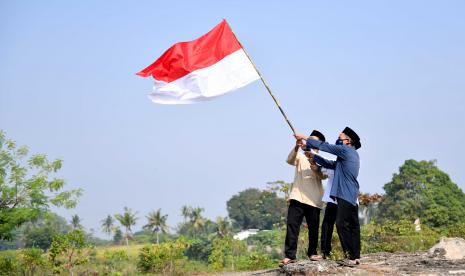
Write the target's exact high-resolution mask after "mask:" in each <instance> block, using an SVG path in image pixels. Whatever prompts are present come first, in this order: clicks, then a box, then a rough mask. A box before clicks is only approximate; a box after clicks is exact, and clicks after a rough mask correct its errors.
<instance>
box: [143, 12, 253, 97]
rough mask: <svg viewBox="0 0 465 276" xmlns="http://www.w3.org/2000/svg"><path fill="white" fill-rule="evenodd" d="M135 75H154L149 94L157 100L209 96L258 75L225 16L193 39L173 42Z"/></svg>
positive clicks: (219, 94)
mask: <svg viewBox="0 0 465 276" xmlns="http://www.w3.org/2000/svg"><path fill="white" fill-rule="evenodd" d="M137 75H139V76H142V77H148V76H152V77H153V78H154V79H155V85H154V87H153V91H152V93H150V96H149V97H150V99H151V100H152V101H153V102H154V103H160V104H190V103H196V102H200V101H205V100H209V99H212V98H214V97H218V96H221V95H224V94H226V93H228V92H231V91H233V90H236V89H238V88H240V87H243V86H245V85H247V84H249V83H251V82H253V81H255V80H257V79H259V78H260V76H259V75H258V73H257V71H256V70H255V68H254V66H253V64H252V62H251V61H250V60H249V58H248V57H247V55H246V53H245V52H244V50H243V49H242V47H241V44H240V43H239V41H237V39H236V37H235V36H234V34H233V32H232V30H231V28H230V27H229V25H228V23H227V22H226V20H223V21H222V22H221V23H220V24H218V25H217V26H216V27H215V28H213V29H212V30H211V31H210V32H208V33H207V34H205V35H203V36H201V37H199V38H197V39H195V40H192V41H189V42H178V43H176V44H174V45H173V46H171V48H169V49H168V50H167V51H166V52H165V53H164V54H163V55H162V56H161V57H160V58H158V59H157V60H156V61H155V62H154V63H152V64H151V65H150V66H148V67H147V68H145V69H144V70H142V71H140V72H139V73H137Z"/></svg>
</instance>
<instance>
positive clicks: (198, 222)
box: [190, 207, 206, 233]
mask: <svg viewBox="0 0 465 276" xmlns="http://www.w3.org/2000/svg"><path fill="white" fill-rule="evenodd" d="M203 211H204V209H203V208H200V207H196V208H193V209H192V212H191V216H190V220H191V224H192V227H193V228H194V232H195V233H198V231H199V230H201V229H202V228H203V226H204V225H205V222H206V221H205V218H203V217H202V212H203Z"/></svg>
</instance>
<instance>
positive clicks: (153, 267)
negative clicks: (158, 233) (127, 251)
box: [137, 238, 189, 274]
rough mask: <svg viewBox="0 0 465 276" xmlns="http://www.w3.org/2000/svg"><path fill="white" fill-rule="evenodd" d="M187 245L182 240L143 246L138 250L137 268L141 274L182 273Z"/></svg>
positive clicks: (184, 240)
mask: <svg viewBox="0 0 465 276" xmlns="http://www.w3.org/2000/svg"><path fill="white" fill-rule="evenodd" d="M188 246H189V243H188V242H187V240H186V239H184V238H179V239H177V240H176V241H172V242H165V243H161V244H153V245H148V246H144V247H143V248H142V249H140V250H139V260H138V262H137V267H138V269H139V270H140V271H141V272H155V273H169V274H176V273H179V272H180V271H182V268H183V266H184V264H185V260H186V257H185V256H184V251H185V250H186V248H187V247H188Z"/></svg>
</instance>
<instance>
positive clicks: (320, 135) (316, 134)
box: [310, 129, 326, 142]
mask: <svg viewBox="0 0 465 276" xmlns="http://www.w3.org/2000/svg"><path fill="white" fill-rule="evenodd" d="M310 136H316V137H318V139H320V141H323V142H325V141H326V138H325V136H324V135H323V133H321V132H319V131H318V130H316V129H314V130H313V131H312V133H310Z"/></svg>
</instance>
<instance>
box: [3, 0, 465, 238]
mask: <svg viewBox="0 0 465 276" xmlns="http://www.w3.org/2000/svg"><path fill="white" fill-rule="evenodd" d="M464 14H465V2H464V1H392V0H389V1H350V2H347V1H336V2H331V3H329V2H323V1H285V2H284V1H129V0H128V1H84V0H81V1H18V0H11V1H5V0H0V128H1V129H3V130H4V131H6V133H7V135H8V136H9V137H10V138H12V139H14V140H16V141H17V142H18V143H19V144H25V145H28V146H29V147H30V149H31V151H32V152H35V153H46V154H47V155H48V156H49V157H50V158H62V159H63V160H64V167H63V169H62V171H61V172H60V176H62V177H64V178H65V179H66V181H67V186H68V187H81V188H83V189H84V194H83V196H82V198H81V200H80V203H79V205H78V207H77V208H76V209H74V210H70V211H67V210H58V213H59V214H61V215H63V216H65V217H66V218H67V219H69V218H70V216H71V215H72V214H74V213H77V214H79V215H80V216H81V217H82V219H83V224H84V226H85V227H86V228H88V229H89V228H95V229H98V230H100V227H99V221H100V220H101V219H103V218H104V217H105V216H106V215H108V214H115V213H118V212H121V211H122V210H123V207H124V206H128V207H130V208H132V209H133V210H136V211H138V212H139V213H138V216H139V221H138V224H137V226H136V227H135V229H136V230H137V229H140V227H141V226H142V225H143V224H145V221H146V220H145V215H146V214H147V213H148V212H149V211H152V210H154V209H157V208H161V209H162V211H163V212H165V213H167V214H168V215H169V223H170V225H171V226H176V224H177V223H179V222H180V221H181V217H180V209H181V206H182V205H185V204H190V205H193V206H201V207H204V208H205V215H206V216H207V217H209V218H210V219H214V218H215V217H216V216H220V215H221V216H224V215H226V214H227V212H226V201H227V200H228V199H229V198H230V197H231V196H232V195H234V194H236V193H238V192H239V191H241V190H244V189H246V188H250V187H256V188H264V187H265V186H266V182H268V181H273V180H286V181H291V180H292V179H293V173H294V169H293V168H292V167H290V166H289V165H287V164H286V163H285V162H284V161H285V159H286V157H287V154H288V152H289V151H290V149H291V147H292V146H293V144H294V140H293V138H292V135H291V134H292V133H291V131H290V129H289V128H288V126H287V125H286V123H285V121H284V120H283V118H282V117H281V114H280V113H279V111H278V110H277V108H276V107H275V106H274V103H273V102H272V100H271V98H270V96H269V95H268V94H267V92H266V90H265V88H264V87H263V85H262V84H261V83H260V82H255V83H253V84H251V85H249V86H247V87H245V88H243V89H240V90H238V91H236V92H234V93H231V94H228V95H226V96H224V97H221V98H218V99H216V100H214V101H211V102H206V103H200V104H195V105H178V106H163V105H155V104H152V103H151V102H150V101H149V100H148V98H147V94H148V93H149V92H150V90H151V87H152V80H151V79H149V78H147V79H144V78H140V77H138V76H136V75H135V73H136V72H138V71H139V70H140V69H142V68H144V67H145V66H147V65H149V64H150V63H152V62H153V61H154V60H155V59H156V58H157V57H158V56H160V55H161V54H162V53H163V51H164V50H166V49H167V48H168V47H170V46H171V45H172V44H173V43H175V42H178V41H187V40H192V39H195V38H197V37H198V36H200V35H202V34H204V33H206V32H207V31H209V30H210V29H211V28H213V27H214V26H215V25H216V24H218V23H219V22H220V20H221V19H222V18H226V19H227V20H228V22H229V23H230V25H231V27H232V28H233V30H234V31H235V33H236V34H237V36H238V38H239V39H240V40H241V42H242V43H243V45H244V47H245V48H246V50H247V51H248V52H249V54H250V55H251V56H252V58H253V59H254V61H255V63H256V64H257V66H258V67H259V69H260V70H261V72H262V74H263V75H264V77H265V78H266V79H267V81H268V82H269V85H270V86H271V88H272V90H273V91H274V92H275V94H276V97H277V98H278V99H279V101H280V102H281V104H282V106H283V108H284V109H285V111H286V112H287V114H288V116H289V118H290V120H291V121H292V122H293V124H294V125H295V127H296V128H297V129H298V130H299V131H301V132H305V133H308V132H309V131H311V130H312V129H314V128H316V129H319V130H321V131H322V132H323V133H324V134H325V135H326V137H327V138H328V140H330V141H334V140H335V139H336V137H337V135H338V133H339V132H340V131H341V129H343V128H344V127H345V126H346V125H348V126H351V127H352V128H353V129H354V130H356V131H357V132H358V133H359V135H360V136H361V138H362V144H363V146H362V148H361V149H360V156H361V162H362V166H361V171H360V177H359V182H360V186H361V190H362V191H363V192H370V193H373V192H382V191H383V189H382V187H383V185H384V184H385V183H387V182H388V181H389V180H390V179H391V177H392V174H393V173H395V172H396V171H397V170H398V168H399V166H400V165H402V163H403V162H404V160H406V159H409V158H414V159H418V160H431V159H436V160H437V164H438V165H439V167H440V168H441V169H443V170H444V171H445V172H447V173H448V174H449V175H450V176H451V178H452V180H453V181H454V182H455V183H457V184H458V185H459V186H460V187H461V188H462V189H465V170H464V163H463V156H464V155H465V149H464V148H465V147H464V146H463V145H462V144H463V141H464V137H465V108H464V106H463V105H464V102H465V94H464V92H465V91H464V90H465V35H464V34H465V16H464Z"/></svg>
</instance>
